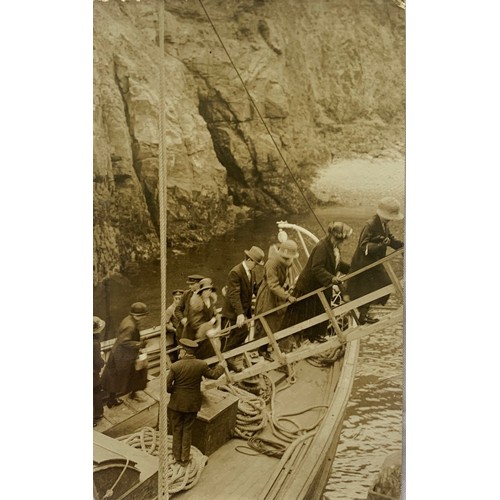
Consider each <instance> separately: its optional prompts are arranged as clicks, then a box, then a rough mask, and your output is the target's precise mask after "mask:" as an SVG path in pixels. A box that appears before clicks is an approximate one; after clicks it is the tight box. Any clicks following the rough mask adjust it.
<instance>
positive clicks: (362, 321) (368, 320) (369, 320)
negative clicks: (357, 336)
mask: <svg viewBox="0 0 500 500" xmlns="http://www.w3.org/2000/svg"><path fill="white" fill-rule="evenodd" d="M377 321H378V319H377V318H373V317H372V316H366V317H365V318H359V323H360V325H364V324H368V325H372V324H373V323H377Z"/></svg>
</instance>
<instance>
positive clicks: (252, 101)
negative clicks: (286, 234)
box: [199, 0, 326, 234]
mask: <svg viewBox="0 0 500 500" xmlns="http://www.w3.org/2000/svg"><path fill="white" fill-rule="evenodd" d="M199 2H200V5H201V8H202V9H203V11H204V12H205V15H206V16H207V19H208V21H209V23H210V24H211V26H212V28H213V30H214V32H215V35H216V36H217V38H218V39H219V42H220V44H221V45H222V48H223V49H224V52H225V53H226V55H227V57H228V59H229V62H230V63H231V66H232V67H233V68H234V71H235V72H236V74H237V75H238V78H239V79H240V81H241V84H242V85H243V88H244V89H245V92H246V93H247V95H248V98H249V99H250V102H251V103H252V106H253V107H254V108H255V111H256V112H257V115H258V116H259V118H260V121H261V122H262V124H263V125H264V128H265V129H266V132H267V133H268V135H269V137H270V138H271V140H272V141H273V144H274V146H275V148H276V150H277V151H278V154H279V155H280V157H281V159H282V160H283V163H284V165H285V167H286V168H287V170H288V172H289V174H290V176H291V177H292V179H293V182H295V185H296V186H297V188H298V190H299V193H300V194H301V195H302V197H303V198H304V201H305V202H306V205H307V207H308V208H309V210H310V211H311V213H312V214H313V215H314V218H315V219H316V222H317V223H318V224H319V227H320V228H321V229H322V230H323V231H324V233H325V234H326V230H325V228H324V227H323V224H321V222H320V220H319V219H318V216H317V215H316V213H315V212H314V210H313V209H312V206H311V204H310V203H309V201H308V199H307V198H306V196H305V194H304V192H303V191H302V189H301V187H300V184H299V183H298V181H297V179H296V178H295V175H293V172H292V170H291V169H290V167H289V166H288V163H287V161H286V160H285V157H284V156H283V154H282V153H281V149H280V148H279V147H278V144H277V143H276V141H275V139H274V137H273V135H272V134H271V131H270V130H269V128H268V126H267V124H266V122H265V121H264V118H263V117H262V115H261V113H260V111H259V108H258V107H257V104H256V103H255V101H254V99H253V97H252V96H251V95H250V92H249V91H248V89H247V86H246V85H245V82H244V81H243V78H242V77H241V75H240V72H239V71H238V68H236V66H235V64H234V62H233V60H232V58H231V56H230V55H229V52H228V51H227V49H226V46H225V45H224V42H223V41H222V38H221V37H220V36H219V33H218V32H217V28H216V27H215V25H214V23H213V22H212V19H211V18H210V16H209V15H208V12H207V9H205V6H204V5H203V2H202V0H199Z"/></svg>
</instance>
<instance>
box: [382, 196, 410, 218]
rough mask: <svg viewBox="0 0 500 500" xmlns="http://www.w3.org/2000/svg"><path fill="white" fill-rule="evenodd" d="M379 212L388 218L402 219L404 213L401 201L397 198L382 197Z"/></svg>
mask: <svg viewBox="0 0 500 500" xmlns="http://www.w3.org/2000/svg"><path fill="white" fill-rule="evenodd" d="M377 214H378V215H379V216H380V217H382V218H383V219H387V220H401V219H402V218H403V217H404V215H403V214H402V213H401V207H400V205H399V201H398V200H396V198H391V197H387V198H382V199H381V200H380V202H379V204H378V208H377Z"/></svg>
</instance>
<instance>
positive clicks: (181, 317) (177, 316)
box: [173, 274, 204, 339]
mask: <svg viewBox="0 0 500 500" xmlns="http://www.w3.org/2000/svg"><path fill="white" fill-rule="evenodd" d="M203 278H204V276H201V275H200V274H191V275H189V276H188V278H187V281H186V283H187V285H188V287H189V288H187V289H186V290H184V292H183V294H182V296H181V298H180V300H179V303H178V304H177V305H176V306H175V308H174V318H173V322H175V324H176V329H177V339H180V338H181V337H182V336H183V332H184V327H185V326H186V323H187V315H188V308H189V300H190V299H191V297H192V296H193V293H194V292H195V291H196V290H198V286H199V283H200V281H201V280H202V279H203Z"/></svg>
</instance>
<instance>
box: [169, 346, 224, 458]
mask: <svg viewBox="0 0 500 500" xmlns="http://www.w3.org/2000/svg"><path fill="white" fill-rule="evenodd" d="M179 343H180V344H181V345H182V347H183V348H184V350H185V354H184V356H183V357H182V358H181V359H180V360H179V361H176V362H175V363H173V364H172V366H171V367H170V370H169V372H168V376H167V392H168V393H170V394H171V396H170V401H169V403H168V406H167V413H168V420H169V422H170V428H171V430H172V453H173V455H174V458H175V461H176V462H178V463H180V464H181V465H182V466H186V465H187V464H188V463H189V458H190V451H191V439H192V432H193V424H194V421H195V419H196V415H197V413H198V411H199V410H200V408H201V389H200V385H201V380H202V377H208V378H212V379H217V378H219V377H220V376H221V375H222V374H223V373H224V368H223V367H222V366H220V365H218V366H216V367H215V368H210V367H209V366H208V365H207V363H206V362H205V361H203V360H201V359H196V357H195V355H194V353H195V350H196V349H197V348H198V343H197V342H195V341H194V340H191V339H187V338H183V339H180V340H179Z"/></svg>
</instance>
